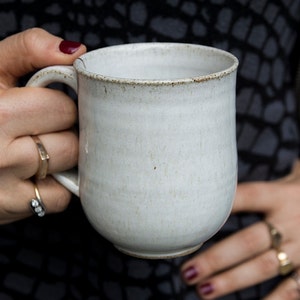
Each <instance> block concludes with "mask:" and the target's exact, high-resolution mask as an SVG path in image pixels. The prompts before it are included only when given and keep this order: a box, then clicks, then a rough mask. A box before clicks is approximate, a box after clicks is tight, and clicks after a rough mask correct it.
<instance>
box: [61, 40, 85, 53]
mask: <svg viewBox="0 0 300 300" xmlns="http://www.w3.org/2000/svg"><path fill="white" fill-rule="evenodd" d="M80 46H81V43H78V42H72V41H62V42H61V43H60V44H59V50H60V51H61V52H62V53H65V54H73V53H75V52H76V51H77V50H78V49H79V47H80Z"/></svg>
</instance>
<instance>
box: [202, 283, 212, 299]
mask: <svg viewBox="0 0 300 300" xmlns="http://www.w3.org/2000/svg"><path fill="white" fill-rule="evenodd" d="M199 291H200V293H201V294H202V295H204V296H206V295H209V294H211V293H212V292H213V291H214V288H213V286H212V284H211V283H204V284H202V285H200V287H199Z"/></svg>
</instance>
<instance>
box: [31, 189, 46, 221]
mask: <svg viewBox="0 0 300 300" xmlns="http://www.w3.org/2000/svg"><path fill="white" fill-rule="evenodd" d="M34 191H35V198H32V199H31V200H30V207H31V210H32V211H33V213H34V214H35V215H36V216H38V217H43V216H44V215H45V214H46V209H45V206H44V203H43V201H42V198H41V195H40V193H39V190H38V188H37V186H36V185H34Z"/></svg>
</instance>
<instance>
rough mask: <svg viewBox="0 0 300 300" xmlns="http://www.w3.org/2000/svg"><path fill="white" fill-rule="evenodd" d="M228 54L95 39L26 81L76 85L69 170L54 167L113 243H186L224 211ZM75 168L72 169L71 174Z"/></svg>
mask: <svg viewBox="0 0 300 300" xmlns="http://www.w3.org/2000/svg"><path fill="white" fill-rule="evenodd" d="M237 65H238V62H237V59H236V58H235V57H234V56H233V55H231V54H229V53H227V52H225V51H221V50H218V49H214V48H209V47H204V46H199V45H189V44H172V43H171V44H168V43H145V44H143V43H142V44H129V45H121V46H114V47H107V48H102V49H99V50H95V51H92V52H89V53H87V54H85V55H83V56H81V57H80V58H78V59H77V60H76V61H75V63H74V66H73V67H62V66H56V67H50V68H48V69H44V70H41V71H40V72H39V73H37V74H36V75H35V76H34V77H33V78H32V79H31V80H30V82H29V83H28V85H30V86H45V85H48V84H49V83H51V82H54V81H60V82H64V83H66V84H68V85H70V86H71V87H73V88H74V89H75V91H76V92H77V93H78V98H79V100H78V106H79V127H80V138H79V139H80V143H79V164H78V167H79V175H78V177H77V174H74V173H73V174H72V173H67V174H56V175H55V177H56V178H57V179H58V180H59V181H60V182H61V183H63V184H64V185H66V186H67V187H68V188H69V189H70V190H71V191H73V192H74V193H76V194H77V195H78V196H80V198H81V202H82V205H83V208H84V210H85V213H86V215H87V217H88V219H89V220H90V222H91V224H92V225H93V226H94V227H95V229H96V230H97V231H99V233H100V234H102V235H103V236H104V237H106V238H107V239H108V240H110V241H111V242H112V243H113V244H114V245H115V246H116V247H117V248H118V249H120V250H121V251H123V252H125V253H128V254H131V255H134V256H139V257H146V258H166V257H173V256H178V255H184V254H187V253H190V252H192V251H195V250H196V249H198V248H199V247H200V246H201V244H202V243H203V242H204V241H206V240H207V239H208V238H210V237H211V236H212V235H213V234H214V233H216V231H217V230H219V228H220V227H221V226H222V224H223V223H224V222H225V220H226V219H227V217H228V215H229V213H230V210H231V206H232V202H233V198H234V193H235V188H236V179H237V174H236V172H237V157H236V137H235V81H236V69H237ZM74 175H75V176H74Z"/></svg>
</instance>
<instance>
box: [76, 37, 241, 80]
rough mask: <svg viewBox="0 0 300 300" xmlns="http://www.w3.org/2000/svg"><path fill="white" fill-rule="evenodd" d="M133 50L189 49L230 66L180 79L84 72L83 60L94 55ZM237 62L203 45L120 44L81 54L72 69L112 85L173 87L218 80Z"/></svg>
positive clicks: (222, 51)
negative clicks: (225, 59) (222, 59)
mask: <svg viewBox="0 0 300 300" xmlns="http://www.w3.org/2000/svg"><path fill="white" fill-rule="evenodd" d="M130 47H131V48H134V49H136V48H137V47H138V50H139V51H142V50H143V49H149V48H150V47H151V48H154V47H156V48H162V47H164V49H165V48H166V47H169V49H171V48H189V49H190V50H191V51H192V50H196V51H198V50H201V51H204V52H205V53H211V54H212V55H219V56H220V57H226V58H227V59H228V60H231V63H230V66H229V67H228V68H225V69H224V70H222V71H219V72H215V73H210V74H207V75H200V76H195V77H186V78H180V79H159V80H155V79H153V80H152V79H131V78H121V77H113V76H106V75H101V74H97V73H94V72H90V71H88V70H86V68H85V62H84V61H85V60H88V59H90V58H92V57H94V56H95V55H97V54H98V53H99V52H102V53H105V52H107V51H110V50H112V49H113V48H115V50H122V49H125V48H126V49H127V50H128V49H130ZM238 64H239V61H238V59H237V58H236V57H235V56H234V55H233V54H231V53H229V52H227V51H224V50H221V49H218V48H214V47H209V46H203V45H197V44H186V43H156V42H154V43H153V42H150V43H132V44H122V45H116V46H109V47H104V48H100V49H97V50H93V51H90V52H87V53H85V54H83V55H82V56H81V57H79V58H78V59H76V60H75V62H74V68H75V69H76V70H77V72H78V73H79V74H82V75H83V76H86V77H88V78H91V79H96V80H102V81H106V82H114V83H123V84H141V85H149V84H150V85H174V84H181V83H194V82H204V81H209V80H213V79H220V78H222V77H224V76H227V75H229V74H231V73H233V72H235V71H236V70H237V68H238Z"/></svg>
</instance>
